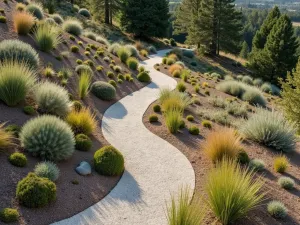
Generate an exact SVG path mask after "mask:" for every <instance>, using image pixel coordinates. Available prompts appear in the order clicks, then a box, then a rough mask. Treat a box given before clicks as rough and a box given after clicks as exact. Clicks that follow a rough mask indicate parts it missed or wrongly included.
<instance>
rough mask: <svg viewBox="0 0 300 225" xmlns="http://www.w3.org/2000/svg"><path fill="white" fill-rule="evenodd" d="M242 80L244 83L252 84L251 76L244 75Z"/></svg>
mask: <svg viewBox="0 0 300 225" xmlns="http://www.w3.org/2000/svg"><path fill="white" fill-rule="evenodd" d="M242 82H243V83H245V84H249V85H253V79H252V77H249V76H244V77H243V78H242Z"/></svg>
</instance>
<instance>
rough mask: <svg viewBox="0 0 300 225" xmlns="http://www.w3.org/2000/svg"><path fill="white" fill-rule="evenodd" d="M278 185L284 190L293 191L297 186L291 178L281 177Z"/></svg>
mask: <svg viewBox="0 0 300 225" xmlns="http://www.w3.org/2000/svg"><path fill="white" fill-rule="evenodd" d="M278 184H279V185H280V187H282V188H284V189H287V190H291V189H293V188H294V186H295V181H294V180H293V179H292V178H290V177H280V178H279V179H278Z"/></svg>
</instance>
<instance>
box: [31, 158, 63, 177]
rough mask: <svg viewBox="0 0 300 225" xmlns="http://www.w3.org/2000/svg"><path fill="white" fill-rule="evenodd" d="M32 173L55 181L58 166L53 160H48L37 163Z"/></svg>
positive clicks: (57, 175)
mask: <svg viewBox="0 0 300 225" xmlns="http://www.w3.org/2000/svg"><path fill="white" fill-rule="evenodd" d="M34 173H35V174H36V175H37V176H39V177H44V178H48V179H49V180H51V181H56V180H57V179H58V177H59V169H58V167H57V166H56V165H55V164H54V163H53V162H48V161H45V162H41V163H38V164H37V165H36V166H35V168H34Z"/></svg>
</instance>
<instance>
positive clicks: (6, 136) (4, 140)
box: [0, 123, 14, 149]
mask: <svg viewBox="0 0 300 225" xmlns="http://www.w3.org/2000/svg"><path fill="white" fill-rule="evenodd" d="M4 125H5V124H4V123H2V124H1V123H0V149H3V148H7V147H9V146H11V145H12V144H13V138H14V136H13V134H12V133H11V132H8V131H6V130H5V128H4Z"/></svg>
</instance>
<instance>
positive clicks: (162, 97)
mask: <svg viewBox="0 0 300 225" xmlns="http://www.w3.org/2000/svg"><path fill="white" fill-rule="evenodd" d="M159 102H160V104H161V105H162V110H163V111H167V110H168V109H173V108H175V109H178V110H180V111H184V109H186V108H187V107H188V106H189V105H190V104H192V103H193V101H192V99H191V98H190V96H188V94H186V93H181V92H179V91H172V90H171V89H170V88H162V89H160V93H159ZM172 105H173V106H172Z"/></svg>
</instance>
